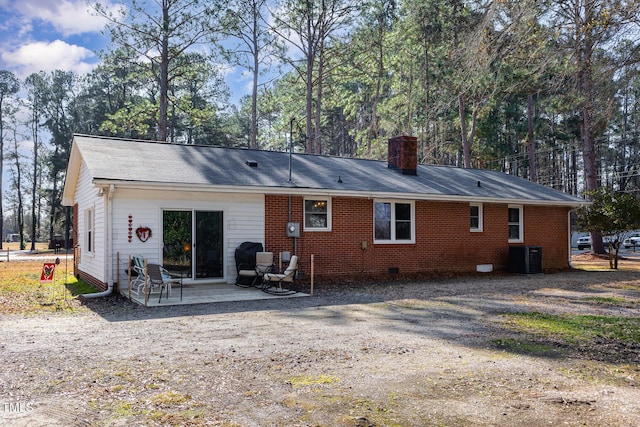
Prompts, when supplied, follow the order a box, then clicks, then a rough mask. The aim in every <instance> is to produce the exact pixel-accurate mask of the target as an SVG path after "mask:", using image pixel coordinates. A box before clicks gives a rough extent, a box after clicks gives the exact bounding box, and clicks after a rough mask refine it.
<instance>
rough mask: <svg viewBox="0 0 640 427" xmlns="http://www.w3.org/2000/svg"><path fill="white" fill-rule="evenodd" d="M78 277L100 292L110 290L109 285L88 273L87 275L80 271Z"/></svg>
mask: <svg viewBox="0 0 640 427" xmlns="http://www.w3.org/2000/svg"><path fill="white" fill-rule="evenodd" d="M76 275H77V277H78V278H79V279H82V280H84V281H85V282H87V283H89V284H91V285H93V286H95V287H96V289H98V290H99V291H106V290H107V288H108V285H107V284H106V283H104V282H102V281H100V280H98V279H96V278H95V277H93V276H91V275H90V274H88V273H85V272H84V271H78V272H77V273H76Z"/></svg>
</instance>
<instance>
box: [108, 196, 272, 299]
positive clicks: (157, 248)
mask: <svg viewBox="0 0 640 427" xmlns="http://www.w3.org/2000/svg"><path fill="white" fill-rule="evenodd" d="M166 209H171V210H202V211H222V212H223V221H224V250H225V259H224V266H225V271H224V280H225V281H226V282H228V283H233V282H234V281H235V277H236V267H235V259H234V253H235V249H236V247H238V246H239V245H240V243H242V242H245V241H252V242H260V243H262V244H264V236H265V231H264V195H261V194H255V195H246V194H222V193H204V192H177V191H162V190H132V189H117V188H116V191H115V193H114V197H113V264H114V265H113V267H114V269H117V271H118V273H119V281H120V282H121V283H124V281H126V273H125V272H124V270H125V269H126V265H127V261H128V259H129V255H141V256H143V257H145V258H148V259H149V260H150V262H162V211H163V210H166ZM129 215H131V216H132V220H133V222H132V224H131V226H132V228H133V230H132V239H131V242H129V241H128V235H129V230H128V227H129ZM140 226H146V227H149V228H150V229H151V231H152V236H151V238H150V239H149V240H147V241H146V242H141V241H140V240H139V239H138V238H137V236H136V235H135V229H136V228H137V227H140ZM118 253H119V256H120V264H119V266H116V262H117V261H116V254H118ZM113 277H114V281H118V275H117V274H116V270H114V275H113ZM121 288H123V286H121Z"/></svg>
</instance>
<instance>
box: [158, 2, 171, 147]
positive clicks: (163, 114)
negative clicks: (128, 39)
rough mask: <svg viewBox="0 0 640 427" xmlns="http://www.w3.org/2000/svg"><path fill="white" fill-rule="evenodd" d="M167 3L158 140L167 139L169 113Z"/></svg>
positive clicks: (164, 6) (163, 38)
mask: <svg viewBox="0 0 640 427" xmlns="http://www.w3.org/2000/svg"><path fill="white" fill-rule="evenodd" d="M169 19H170V18H169V4H168V2H167V1H166V0H164V1H163V6H162V27H163V28H162V30H163V31H162V52H161V53H160V82H159V83H160V99H159V101H160V109H159V111H158V140H159V141H166V140H167V135H168V132H167V128H168V126H167V116H168V114H169V23H170V21H169Z"/></svg>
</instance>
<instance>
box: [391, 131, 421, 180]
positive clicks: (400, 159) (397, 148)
mask: <svg viewBox="0 0 640 427" xmlns="http://www.w3.org/2000/svg"><path fill="white" fill-rule="evenodd" d="M387 166H388V167H389V169H397V170H399V171H400V172H402V175H417V174H418V138H416V137H415V136H408V135H402V136H396V137H395V138H391V139H389V156H388V160H387Z"/></svg>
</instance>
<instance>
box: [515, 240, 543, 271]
mask: <svg viewBox="0 0 640 427" xmlns="http://www.w3.org/2000/svg"><path fill="white" fill-rule="evenodd" d="M509 272H510V273H520V274H540V273H542V247H541V246H510V247H509Z"/></svg>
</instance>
